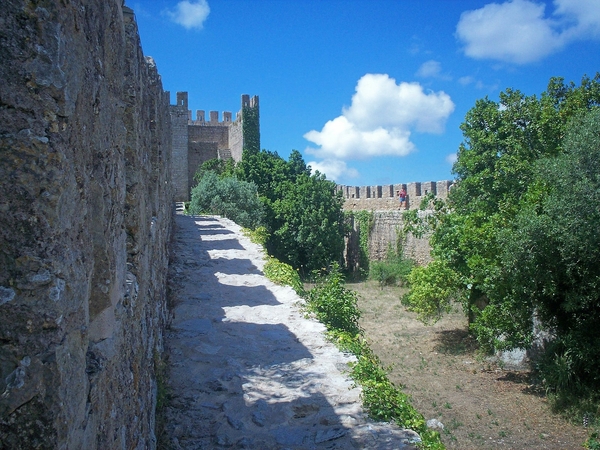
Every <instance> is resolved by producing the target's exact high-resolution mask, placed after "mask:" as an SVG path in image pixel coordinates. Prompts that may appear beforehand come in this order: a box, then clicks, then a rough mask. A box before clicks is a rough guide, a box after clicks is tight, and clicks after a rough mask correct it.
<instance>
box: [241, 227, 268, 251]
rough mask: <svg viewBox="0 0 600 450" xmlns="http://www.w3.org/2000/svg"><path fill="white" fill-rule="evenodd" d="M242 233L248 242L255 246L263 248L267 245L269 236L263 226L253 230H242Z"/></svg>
mask: <svg viewBox="0 0 600 450" xmlns="http://www.w3.org/2000/svg"><path fill="white" fill-rule="evenodd" d="M243 232H244V234H245V235H246V236H248V237H249V238H250V241H252V242H254V243H255V244H258V245H262V246H263V247H264V246H265V244H266V243H267V240H268V239H269V234H270V233H269V231H268V230H267V228H266V227H263V226H260V227H256V228H255V229H254V230H251V229H250V228H244V229H243Z"/></svg>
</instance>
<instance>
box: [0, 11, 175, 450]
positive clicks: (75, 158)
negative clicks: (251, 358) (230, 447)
mask: <svg viewBox="0 0 600 450" xmlns="http://www.w3.org/2000/svg"><path fill="white" fill-rule="evenodd" d="M0 24H1V26H0V61H1V64H0V394H1V395H0V449H30V448H36V449H91V450H95V449H98V450H100V449H116V448H123V449H147V448H148V449H153V448H155V447H156V443H155V442H156V440H155V437H154V407H155V402H156V391H157V388H156V378H155V368H154V364H155V358H156V355H157V354H160V352H161V351H162V334H161V333H162V331H161V330H162V329H163V327H164V323H165V320H166V314H167V313H166V269H167V265H168V252H167V246H168V240H169V236H170V230H171V218H172V213H171V205H172V204H173V203H172V194H171V187H170V184H169V180H170V167H171V162H170V155H171V150H170V146H171V140H170V139H171V137H170V136H171V135H170V120H169V106H168V104H169V100H168V97H167V96H166V95H165V93H164V91H163V89H162V84H161V80H160V76H159V75H158V72H157V70H156V67H155V66H154V63H153V62H152V61H151V60H150V59H145V58H144V55H143V54H142V51H141V47H140V43H139V37H138V33H137V27H136V25H135V22H134V20H133V14H131V11H130V10H128V8H125V7H123V6H122V1H121V0H85V1H83V0H71V1H69V2H29V1H25V0H5V1H3V2H2V6H0Z"/></svg>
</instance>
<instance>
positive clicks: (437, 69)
mask: <svg viewBox="0 0 600 450" xmlns="http://www.w3.org/2000/svg"><path fill="white" fill-rule="evenodd" d="M441 72H442V65H441V64H440V63H439V62H438V61H434V60H433V59H430V60H429V61H426V62H424V63H423V64H421V67H419V70H418V71H417V76H420V77H424V78H429V77H437V76H439V75H440V73H441Z"/></svg>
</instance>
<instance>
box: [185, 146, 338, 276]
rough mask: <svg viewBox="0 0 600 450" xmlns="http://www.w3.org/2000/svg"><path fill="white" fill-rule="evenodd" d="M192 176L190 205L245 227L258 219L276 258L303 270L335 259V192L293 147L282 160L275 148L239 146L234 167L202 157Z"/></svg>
mask: <svg viewBox="0 0 600 450" xmlns="http://www.w3.org/2000/svg"><path fill="white" fill-rule="evenodd" d="M219 177H221V178H219ZM197 179H198V180H199V184H198V186H197V187H196V188H194V190H193V191H192V202H191V205H192V210H193V211H205V212H212V213H214V214H223V215H226V216H227V217H230V218H232V219H233V220H235V221H238V220H244V223H243V224H245V225H244V226H247V227H250V228H253V227H255V226H258V225H259V224H263V225H264V226H265V227H266V228H267V231H268V233H269V238H268V239H267V242H266V247H267V250H268V252H269V253H270V254H271V255H273V256H275V257H276V258H277V259H279V260H280V261H282V262H284V263H287V264H290V265H291V266H293V267H294V268H296V269H299V270H301V271H302V272H304V273H309V272H310V271H312V270H314V269H320V268H323V267H327V266H328V265H330V264H331V263H332V262H336V263H338V262H340V261H341V259H342V252H343V248H344V216H343V211H342V205H343V200H342V197H341V194H340V193H337V192H336V189H335V183H334V182H332V181H329V180H327V179H326V178H325V176H324V175H322V174H320V173H319V172H316V173H315V174H311V170H310V167H308V166H307V165H306V164H305V162H304V159H303V158H302V155H301V154H300V152H298V151H297V150H292V152H291V154H290V157H289V159H288V161H286V160H284V159H283V158H282V157H280V156H279V155H278V154H277V152H270V151H267V150H262V151H256V150H255V149H245V150H244V152H243V155H242V160H241V161H240V162H239V163H238V164H237V165H235V167H232V165H231V163H224V162H222V161H218V160H211V161H207V162H206V163H204V164H203V165H202V167H201V168H200V169H199V170H198V172H197ZM250 197H253V198H250ZM235 202H239V205H238V206H237V208H238V209H239V210H240V214H239V215H238V216H236V217H237V218H234V217H233V210H234V209H235V207H233V206H234V205H233V204H234V203H235ZM230 206H231V208H230ZM259 217H260V220H258V218H259ZM238 223H240V224H242V223H241V222H238Z"/></svg>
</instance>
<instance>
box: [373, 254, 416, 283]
mask: <svg viewBox="0 0 600 450" xmlns="http://www.w3.org/2000/svg"><path fill="white" fill-rule="evenodd" d="M414 266H415V263H414V262H413V261H412V260H410V259H407V258H404V257H403V256H402V255H401V254H399V253H398V252H396V251H393V250H392V249H390V250H388V255H387V258H386V259H385V261H373V262H371V264H370V268H369V278H371V279H372V280H377V282H379V286H380V287H382V288H383V286H390V285H395V284H400V285H401V286H402V285H403V284H404V283H406V282H407V281H408V275H409V274H410V272H411V271H412V269H413V267H414Z"/></svg>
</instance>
